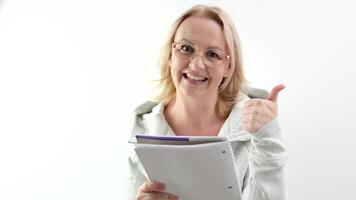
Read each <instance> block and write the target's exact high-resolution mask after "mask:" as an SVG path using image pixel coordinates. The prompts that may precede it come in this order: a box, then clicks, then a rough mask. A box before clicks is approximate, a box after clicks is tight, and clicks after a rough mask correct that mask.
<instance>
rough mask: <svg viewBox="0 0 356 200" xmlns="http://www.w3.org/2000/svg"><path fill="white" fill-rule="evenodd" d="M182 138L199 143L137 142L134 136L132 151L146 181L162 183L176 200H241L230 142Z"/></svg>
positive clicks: (152, 140) (177, 139)
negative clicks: (139, 163)
mask: <svg viewBox="0 0 356 200" xmlns="http://www.w3.org/2000/svg"><path fill="white" fill-rule="evenodd" d="M155 137H157V138H155ZM142 139H143V141H144V142H142ZM186 139H188V141H189V139H190V140H191V141H200V142H199V143H196V144H189V142H188V141H187V140H182V137H169V138H166V137H165V138H163V139H162V137H160V136H150V138H141V141H140V139H139V137H137V143H135V148H134V149H135V151H136V154H137V156H138V158H139V160H140V162H141V164H142V166H143V168H144V170H145V172H146V174H147V176H148V178H149V180H151V181H158V182H162V183H165V184H166V190H165V191H166V192H168V193H171V194H174V195H177V196H178V197H179V199H180V200H192V199H193V200H217V199H224V200H241V188H240V186H239V183H238V174H237V169H236V165H235V160H234V155H233V151H232V148H231V142H230V141H227V140H226V139H222V138H216V139H214V138H206V137H201V138H199V137H187V138H186ZM147 140H151V141H150V142H147ZM155 140H156V142H157V141H159V142H158V143H156V142H154V141H155ZM170 141H175V142H176V143H175V144H172V143H170ZM204 141H208V142H204ZM140 142H141V143H140ZM165 143H168V144H165ZM183 143H184V145H179V144H183Z"/></svg>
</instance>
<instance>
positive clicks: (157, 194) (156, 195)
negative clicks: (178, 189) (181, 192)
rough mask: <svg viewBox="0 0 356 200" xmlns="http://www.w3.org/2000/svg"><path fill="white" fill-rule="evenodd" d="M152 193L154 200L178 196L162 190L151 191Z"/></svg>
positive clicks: (164, 199)
mask: <svg viewBox="0 0 356 200" xmlns="http://www.w3.org/2000/svg"><path fill="white" fill-rule="evenodd" d="M152 194H153V195H154V198H152V199H155V200H177V199H178V197H177V196H174V195H173V194H169V193H164V192H155V193H152Z"/></svg>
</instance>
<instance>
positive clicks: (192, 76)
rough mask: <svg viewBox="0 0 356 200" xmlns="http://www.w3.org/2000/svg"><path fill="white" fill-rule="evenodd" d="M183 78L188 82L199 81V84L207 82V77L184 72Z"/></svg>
mask: <svg viewBox="0 0 356 200" xmlns="http://www.w3.org/2000/svg"><path fill="white" fill-rule="evenodd" d="M183 77H184V78H186V79H188V80H193V81H200V82H205V81H207V80H208V78H207V77H204V76H201V75H197V74H192V73H186V72H183Z"/></svg>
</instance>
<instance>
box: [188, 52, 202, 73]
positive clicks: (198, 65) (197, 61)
mask: <svg viewBox="0 0 356 200" xmlns="http://www.w3.org/2000/svg"><path fill="white" fill-rule="evenodd" d="M189 67H191V68H192V69H193V70H202V69H204V68H205V62H204V58H203V56H202V55H200V54H196V55H195V56H194V57H193V58H192V59H191V60H190V62H189Z"/></svg>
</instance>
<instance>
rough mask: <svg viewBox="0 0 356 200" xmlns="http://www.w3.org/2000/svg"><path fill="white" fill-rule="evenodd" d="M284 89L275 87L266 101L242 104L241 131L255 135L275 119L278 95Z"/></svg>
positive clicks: (255, 100)
mask: <svg viewBox="0 0 356 200" xmlns="http://www.w3.org/2000/svg"><path fill="white" fill-rule="evenodd" d="M284 88H285V86H284V85H277V86H275V87H274V88H273V89H272V91H271V93H270V95H269V96H268V98H267V99H250V100H248V101H246V102H245V103H244V106H243V109H242V117H241V127H242V129H244V130H246V131H248V132H249V133H255V132H256V131H258V130H259V129H260V128H262V127H263V126H264V125H266V124H267V123H268V122H270V121H271V120H273V119H274V118H275V117H277V114H278V105H277V98H278V93H279V92H280V91H281V90H283V89H284Z"/></svg>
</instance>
